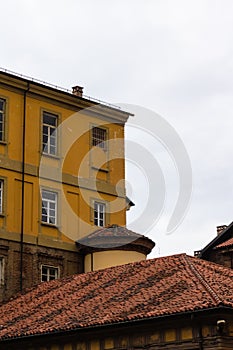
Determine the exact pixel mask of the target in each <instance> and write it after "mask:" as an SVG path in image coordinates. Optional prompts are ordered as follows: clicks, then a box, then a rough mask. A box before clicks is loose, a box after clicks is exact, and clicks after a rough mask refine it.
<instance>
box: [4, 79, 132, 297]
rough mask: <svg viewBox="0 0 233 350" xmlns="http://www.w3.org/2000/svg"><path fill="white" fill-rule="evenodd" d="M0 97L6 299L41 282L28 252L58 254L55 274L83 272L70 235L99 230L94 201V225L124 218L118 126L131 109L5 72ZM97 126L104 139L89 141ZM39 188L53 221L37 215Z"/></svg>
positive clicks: (121, 221)
mask: <svg viewBox="0 0 233 350" xmlns="http://www.w3.org/2000/svg"><path fill="white" fill-rule="evenodd" d="M0 100H1V101H2V104H3V105H4V110H3V112H2V114H1V117H2V118H4V122H3V124H2V125H3V126H2V127H3V128H4V136H2V137H1V140H0V181H1V184H2V187H3V189H2V193H1V196H2V209H1V213H0V239H1V245H0V260H1V261H2V266H1V272H0V274H1V275H2V276H1V280H2V283H1V286H0V298H2V296H5V298H6V299H7V298H9V297H10V296H12V295H14V294H15V293H16V292H18V291H19V290H20V289H24V288H26V287H28V286H30V285H33V284H35V283H38V282H39V281H40V277H39V271H40V269H41V266H40V262H39V260H38V259H37V258H34V257H33V258H28V254H29V255H30V254H33V256H34V254H35V255H36V256H37V255H38V254H40V253H41V252H43V254H44V253H45V254H47V255H48V256H50V257H51V259H53V257H54V256H55V257H56V256H62V259H63V268H59V266H58V265H57V264H56V263H54V264H53V262H52V260H51V263H49V265H48V266H50V265H51V266H52V267H53V266H54V267H56V268H57V267H58V268H59V274H60V277H62V276H65V275H67V273H69V271H70V272H71V273H79V272H83V263H82V262H81V260H82V259H83V257H82V256H80V255H79V253H78V252H77V249H76V245H75V241H77V240H78V239H80V238H81V237H83V236H85V235H87V234H88V233H90V232H92V231H94V230H95V229H96V228H97V226H96V224H95V218H94V215H95V213H94V210H95V207H94V205H95V204H94V203H95V202H97V203H100V204H103V206H104V214H103V215H104V222H103V221H101V217H100V219H99V222H100V225H104V226H107V225H110V224H115V223H117V224H119V225H122V226H124V225H125V224H126V197H125V187H124V176H125V166H124V124H125V122H126V121H127V118H128V116H129V114H128V113H126V112H123V111H121V110H118V109H116V108H111V107H108V106H105V105H98V104H97V103H95V102H93V101H90V100H87V99H85V98H82V97H78V96H75V95H72V93H67V92H63V91H61V90H59V89H55V88H52V87H49V86H46V85H43V84H39V83H36V82H34V81H32V80H28V79H24V78H20V77H18V76H14V75H12V74H8V73H5V72H0ZM88 109H89V110H88ZM46 113H47V114H48V115H49V116H51V119H52V121H53V118H54V120H56V123H57V124H56V130H57V131H56V141H55V142H56V151H54V153H55V154H53V152H52V153H50V154H49V152H45V151H44V150H45V148H44V147H45V146H44V144H43V142H44V139H43V134H44V133H48V134H49V132H50V131H49V130H52V128H53V125H52V124H51V125H52V127H51V125H49V126H46V125H45V127H44V124H45V121H44V119H43V118H44V115H46ZM95 127H97V128H99V129H100V131H101V130H102V131H103V133H104V135H105V138H106V142H105V143H106V145H104V146H101V147H99V144H98V143H97V145H96V146H93V142H92V141H93V140H92V137H93V136H92V130H93V128H95ZM46 128H47V129H46ZM99 129H97V130H98V131H99ZM46 137H47V136H45V138H46ZM47 138H51V135H49V136H48V137H47ZM109 140H110V141H109ZM50 142H51V144H52V142H53V140H52V138H51V140H50ZM97 142H99V141H98V140H97ZM108 142H109V143H108ZM47 147H49V146H47ZM44 169H45V170H44ZM41 190H44V191H45V193H46V194H47V195H48V194H49V195H51V193H50V192H51V191H52V192H53V193H52V194H54V193H55V196H56V198H55V199H56V203H55V200H54V201H53V203H52V204H50V203H49V200H48V205H51V208H52V209H51V211H50V212H51V213H52V214H46V215H51V217H52V219H53V220H54V222H52V224H51V223H50V222H44V221H43V220H42V199H41ZM54 203H55V204H54ZM52 205H54V206H55V205H56V208H55V209H53V207H52ZM101 208H103V207H101ZM101 208H100V210H101ZM53 210H54V212H55V210H56V214H54V212H53ZM54 215H56V218H55V219H54ZM100 215H101V214H100ZM45 218H47V217H46V216H45ZM55 221H56V222H55ZM48 251H49V252H48ZM75 254H76V262H75V258H74V255H75ZM16 255H17V256H18V255H19V257H18V258H16V259H15V258H13V256H16ZM71 261H73V262H74V265H73V267H72V268H69V267H68V265H69V264H70V262H71ZM34 270H37V272H38V273H37V275H36V277H35V278H34V277H31V276H35V274H34V273H32V272H33V271H34ZM3 277H4V278H3ZM9 280H13V282H12V283H11V284H9V283H8V282H9ZM19 285H21V287H20V288H19Z"/></svg>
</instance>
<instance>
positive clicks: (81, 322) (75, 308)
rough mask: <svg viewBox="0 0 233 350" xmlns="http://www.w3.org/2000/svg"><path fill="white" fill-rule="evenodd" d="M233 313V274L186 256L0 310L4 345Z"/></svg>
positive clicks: (28, 296)
mask: <svg viewBox="0 0 233 350" xmlns="http://www.w3.org/2000/svg"><path fill="white" fill-rule="evenodd" d="M218 306H228V307H231V308H233V271H232V270H230V269H227V268H225V267H222V266H219V265H217V264H213V263H210V262H207V261H204V260H201V259H197V258H194V257H190V256H187V255H185V254H179V255H173V256H168V257H163V258H158V259H152V260H146V261H141V262H137V263H132V264H127V265H122V266H117V267H112V268H108V269H103V270H99V271H96V272H89V273H86V274H81V275H73V276H70V277H68V278H63V279H60V280H55V281H51V282H44V283H41V284H40V285H38V286H37V287H35V288H33V289H31V290H30V291H28V292H27V293H25V294H24V295H20V296H18V297H17V298H15V299H14V300H11V301H10V302H8V303H7V304H4V305H2V306H1V308H0V314H1V319H0V339H6V338H15V337H22V336H30V335H36V334H37V335H38V334H43V333H48V332H49V333H53V332H59V331H69V330H72V329H80V328H84V327H89V326H98V325H99V326H101V325H106V324H111V323H120V322H130V321H132V320H139V319H141V320H142V319H148V318H151V317H159V316H164V315H173V314H178V313H183V312H191V311H194V310H203V309H208V308H213V307H218Z"/></svg>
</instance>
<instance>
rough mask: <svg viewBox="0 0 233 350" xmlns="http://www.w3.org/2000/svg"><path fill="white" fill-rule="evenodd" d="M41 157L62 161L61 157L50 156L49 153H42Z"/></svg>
mask: <svg viewBox="0 0 233 350" xmlns="http://www.w3.org/2000/svg"><path fill="white" fill-rule="evenodd" d="M41 156H42V157H48V158H51V159H55V160H60V159H61V157H60V156H58V155H53V154H48V153H44V152H42V153H41Z"/></svg>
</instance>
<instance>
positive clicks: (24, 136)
mask: <svg viewBox="0 0 233 350" xmlns="http://www.w3.org/2000/svg"><path fill="white" fill-rule="evenodd" d="M29 89H30V84H29V83H28V85H27V89H26V90H25V91H24V93H23V126H22V127H23V130H22V195H21V228H20V291H21V292H22V290H23V244H24V207H25V151H26V116H27V93H28V91H29Z"/></svg>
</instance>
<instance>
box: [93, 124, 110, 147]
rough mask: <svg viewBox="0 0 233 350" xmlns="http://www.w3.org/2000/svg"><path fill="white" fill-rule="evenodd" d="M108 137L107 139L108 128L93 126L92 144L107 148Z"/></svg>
mask: <svg viewBox="0 0 233 350" xmlns="http://www.w3.org/2000/svg"><path fill="white" fill-rule="evenodd" d="M106 139H107V130H106V129H102V128H98V127H93V128H92V146H98V147H100V148H102V149H104V150H106Z"/></svg>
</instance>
